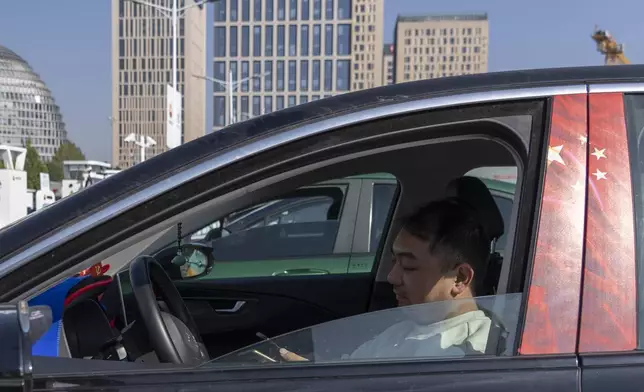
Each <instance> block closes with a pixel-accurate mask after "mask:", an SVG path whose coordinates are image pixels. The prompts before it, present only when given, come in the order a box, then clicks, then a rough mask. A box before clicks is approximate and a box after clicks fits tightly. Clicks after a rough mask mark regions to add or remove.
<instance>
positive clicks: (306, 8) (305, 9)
mask: <svg viewBox="0 0 644 392" xmlns="http://www.w3.org/2000/svg"><path fill="white" fill-rule="evenodd" d="M309 12H310V4H309V0H302V18H301V19H302V20H309Z"/></svg>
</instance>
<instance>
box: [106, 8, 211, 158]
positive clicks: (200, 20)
mask: <svg viewBox="0 0 644 392" xmlns="http://www.w3.org/2000/svg"><path fill="white" fill-rule="evenodd" d="M147 1H148V2H150V3H153V4H156V5H160V6H163V7H171V6H172V1H171V0H147ZM193 1H194V0H179V1H178V4H179V8H182V7H184V6H189V5H190V4H191V2H193ZM177 37H178V45H177V89H178V90H179V92H181V94H182V96H183V100H182V105H183V108H182V110H183V116H182V119H183V128H182V129H183V135H182V142H188V141H190V140H193V139H196V138H198V137H200V136H202V135H204V134H205V123H206V101H205V100H206V84H205V81H204V80H202V79H198V78H195V77H193V76H192V75H193V74H195V75H204V74H205V73H206V8H205V6H194V7H191V8H188V9H187V10H186V11H185V15H184V16H183V17H181V18H180V19H179V23H178V25H177ZM172 45H173V39H172V21H171V19H170V18H168V17H167V16H166V15H164V14H162V13H160V12H159V11H158V10H156V9H154V8H152V7H150V6H146V5H142V4H137V3H134V2H132V1H128V0H112V165H113V166H117V167H120V168H123V169H125V168H127V167H130V166H132V165H133V164H135V163H137V162H139V161H140V157H139V147H138V146H136V145H135V144H134V143H129V142H125V141H124V139H125V138H126V137H127V136H128V135H129V134H131V133H134V134H135V135H137V137H139V138H140V135H143V136H149V137H151V138H153V139H154V140H155V141H156V145H155V146H153V147H151V148H149V149H147V150H146V154H145V156H146V157H148V158H149V157H152V156H154V155H157V154H160V153H162V152H163V151H166V150H167V147H166V103H167V99H166V86H167V85H172V52H173V51H172Z"/></svg>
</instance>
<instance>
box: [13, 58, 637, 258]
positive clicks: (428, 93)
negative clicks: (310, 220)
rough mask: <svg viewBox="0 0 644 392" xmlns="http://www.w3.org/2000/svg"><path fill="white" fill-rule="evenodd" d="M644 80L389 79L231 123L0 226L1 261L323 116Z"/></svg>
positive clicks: (621, 76)
mask: <svg viewBox="0 0 644 392" xmlns="http://www.w3.org/2000/svg"><path fill="white" fill-rule="evenodd" d="M599 82H622V83H624V82H644V65H620V66H619V67H606V66H597V67H576V68H556V69H539V70H522V71H508V72H496V73H487V74H477V75H465V76H456V77H446V78H438V79H430V80H422V81H415V82H408V83H400V84H393V85H388V86H383V87H377V88H373V89H369V90H362V91H356V92H352V93H345V94H341V95H336V96H333V97H330V98H325V99H323V100H318V101H312V102H309V103H306V104H302V105H298V106H294V107H291V108H287V109H283V110H279V111H276V112H272V113H268V114H265V115H262V116H259V117H255V118H252V119H250V120H247V121H244V122H240V123H236V124H233V125H231V126H228V127H226V128H223V129H221V130H219V131H216V132H212V133H209V134H207V135H205V136H203V137H200V138H198V139H196V140H193V141H191V142H189V143H185V144H183V145H181V146H179V147H176V148H173V149H172V150H170V151H168V152H166V153H163V154H160V155H157V156H155V157H153V158H151V159H148V160H146V161H145V162H142V163H140V164H137V165H135V166H133V167H132V168H129V169H128V170H124V171H122V172H120V173H117V174H115V175H113V176H110V177H108V178H106V179H104V180H102V181H100V182H98V183H96V184H94V185H92V186H90V187H89V188H86V189H84V190H82V191H81V192H78V193H75V194H74V195H72V196H68V197H66V198H64V199H61V200H59V201H58V202H56V203H54V204H53V205H50V206H48V207H46V208H44V209H42V210H40V211H37V212H35V213H33V214H31V215H30V216H28V217H27V218H25V219H22V220H21V221H19V222H17V223H15V224H12V225H9V226H7V227H6V228H4V229H1V230H0V262H1V261H2V260H3V259H6V258H7V257H8V256H9V255H10V254H12V253H13V252H15V251H17V250H19V249H20V248H22V247H25V246H26V245H27V244H29V243H30V242H32V241H34V240H36V239H38V238H39V237H42V236H44V235H47V234H49V233H51V232H52V231H54V230H56V229H58V228H60V227H61V226H63V225H65V224H68V223H70V222H71V221H73V220H76V219H79V218H81V217H82V216H83V215H86V214H88V213H90V212H91V211H93V210H95V209H98V208H101V207H102V206H103V205H105V204H107V203H110V202H113V201H114V200H115V199H120V198H122V197H125V196H127V195H129V194H132V193H134V192H136V191H138V190H139V189H142V188H144V187H147V186H148V185H149V184H151V183H153V182H157V181H158V180H160V179H162V178H165V177H168V176H171V175H172V174H173V173H176V172H178V171H181V170H183V169H185V168H187V167H189V166H193V165H195V164H197V163H199V162H200V161H203V160H206V159H208V158H210V157H211V156H212V155H215V154H217V153H219V152H221V151H222V150H224V149H228V148H231V147H233V146H235V145H237V144H239V143H242V142H245V141H248V140H250V139H253V138H256V137H261V136H264V135H266V134H269V133H272V132H274V131H277V130H282V129H285V128H289V127H293V126H296V125H299V124H302V123H306V122H311V121H316V120H319V119H321V118H324V117H330V116H335V115H341V114H346V113H350V112H354V111H358V110H361V109H365V108H367V107H369V108H374V107H378V106H385V105H388V104H391V103H401V102H406V101H412V100H415V99H421V98H430V97H434V96H444V95H453V94H462V93H470V92H480V91H493V90H503V89H518V88H531V87H545V86H553V85H565V84H580V83H599Z"/></svg>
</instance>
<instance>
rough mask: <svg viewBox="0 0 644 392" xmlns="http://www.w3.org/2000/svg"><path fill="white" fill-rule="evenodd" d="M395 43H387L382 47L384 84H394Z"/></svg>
mask: <svg viewBox="0 0 644 392" xmlns="http://www.w3.org/2000/svg"><path fill="white" fill-rule="evenodd" d="M394 59H395V57H394V44H385V45H384V47H383V49H382V81H383V84H385V85H388V84H394Z"/></svg>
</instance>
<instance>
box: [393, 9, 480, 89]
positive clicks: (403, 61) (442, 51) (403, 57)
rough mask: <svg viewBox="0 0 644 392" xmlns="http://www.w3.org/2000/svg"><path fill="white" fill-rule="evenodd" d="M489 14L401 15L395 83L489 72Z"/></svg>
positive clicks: (397, 29) (398, 24) (399, 18)
mask: <svg viewBox="0 0 644 392" xmlns="http://www.w3.org/2000/svg"><path fill="white" fill-rule="evenodd" d="M488 39H489V24H488V17H487V14H461V15H424V16H399V17H398V18H397V20H396V27H395V31H394V45H395V63H394V81H395V83H403V82H408V81H412V80H422V79H432V78H439V77H446V76H457V75H467V74H477V73H484V72H487V69H488Z"/></svg>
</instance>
